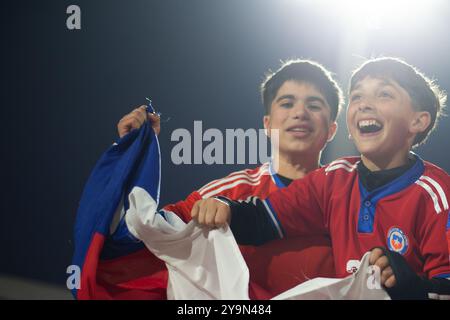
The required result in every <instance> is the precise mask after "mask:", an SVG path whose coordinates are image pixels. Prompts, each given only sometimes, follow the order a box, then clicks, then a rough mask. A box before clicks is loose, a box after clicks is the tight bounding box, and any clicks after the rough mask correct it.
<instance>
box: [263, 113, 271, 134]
mask: <svg viewBox="0 0 450 320" xmlns="http://www.w3.org/2000/svg"><path fill="white" fill-rule="evenodd" d="M263 124H264V132H265V133H266V136H268V137H269V138H270V130H269V129H270V116H269V115H265V116H264V118H263Z"/></svg>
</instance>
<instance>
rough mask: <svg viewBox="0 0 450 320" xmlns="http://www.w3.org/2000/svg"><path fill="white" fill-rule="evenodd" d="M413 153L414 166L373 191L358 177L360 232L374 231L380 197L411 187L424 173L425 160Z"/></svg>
mask: <svg viewBox="0 0 450 320" xmlns="http://www.w3.org/2000/svg"><path fill="white" fill-rule="evenodd" d="M412 155H413V156H414V157H415V158H416V163H415V164H414V166H412V167H411V168H410V169H409V170H408V171H406V172H405V173H404V174H402V175H401V176H400V177H398V178H396V179H394V180H393V181H391V182H389V183H387V184H385V185H383V186H381V187H379V188H377V189H375V190H373V191H372V192H369V191H367V190H366V189H365V188H364V186H363V184H362V183H361V180H360V179H359V178H358V183H359V190H360V201H361V202H360V209H359V217H358V232H361V233H371V232H372V231H373V223H374V220H375V208H376V205H377V203H378V201H379V200H380V199H383V198H385V197H387V196H390V195H391V194H394V193H397V192H399V191H401V190H403V189H405V188H407V187H409V186H410V185H411V184H413V183H414V182H416V181H417V179H419V178H420V176H421V175H422V174H423V172H424V170H425V166H424V163H423V160H422V159H421V158H420V157H419V156H418V155H416V154H414V153H412Z"/></svg>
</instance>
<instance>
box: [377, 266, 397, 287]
mask: <svg viewBox="0 0 450 320" xmlns="http://www.w3.org/2000/svg"><path fill="white" fill-rule="evenodd" d="M393 276H394V271H393V270H392V268H391V267H387V268H385V269H384V270H383V271H381V279H380V280H381V283H382V284H384V285H385V286H386V282H387V280H388V279H390V278H391V277H393ZM393 279H394V281H395V276H394V277H393ZM386 287H387V286H386ZM388 288H389V287H388Z"/></svg>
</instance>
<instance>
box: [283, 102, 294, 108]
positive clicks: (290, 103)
mask: <svg viewBox="0 0 450 320" xmlns="http://www.w3.org/2000/svg"><path fill="white" fill-rule="evenodd" d="M293 105H294V104H293V103H292V102H283V103H282V104H280V106H282V107H283V108H291V107H292V106H293Z"/></svg>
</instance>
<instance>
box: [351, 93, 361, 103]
mask: <svg viewBox="0 0 450 320" xmlns="http://www.w3.org/2000/svg"><path fill="white" fill-rule="evenodd" d="M360 99H361V95H359V94H355V95H352V96H351V97H350V101H351V102H355V101H358V100H360Z"/></svg>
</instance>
